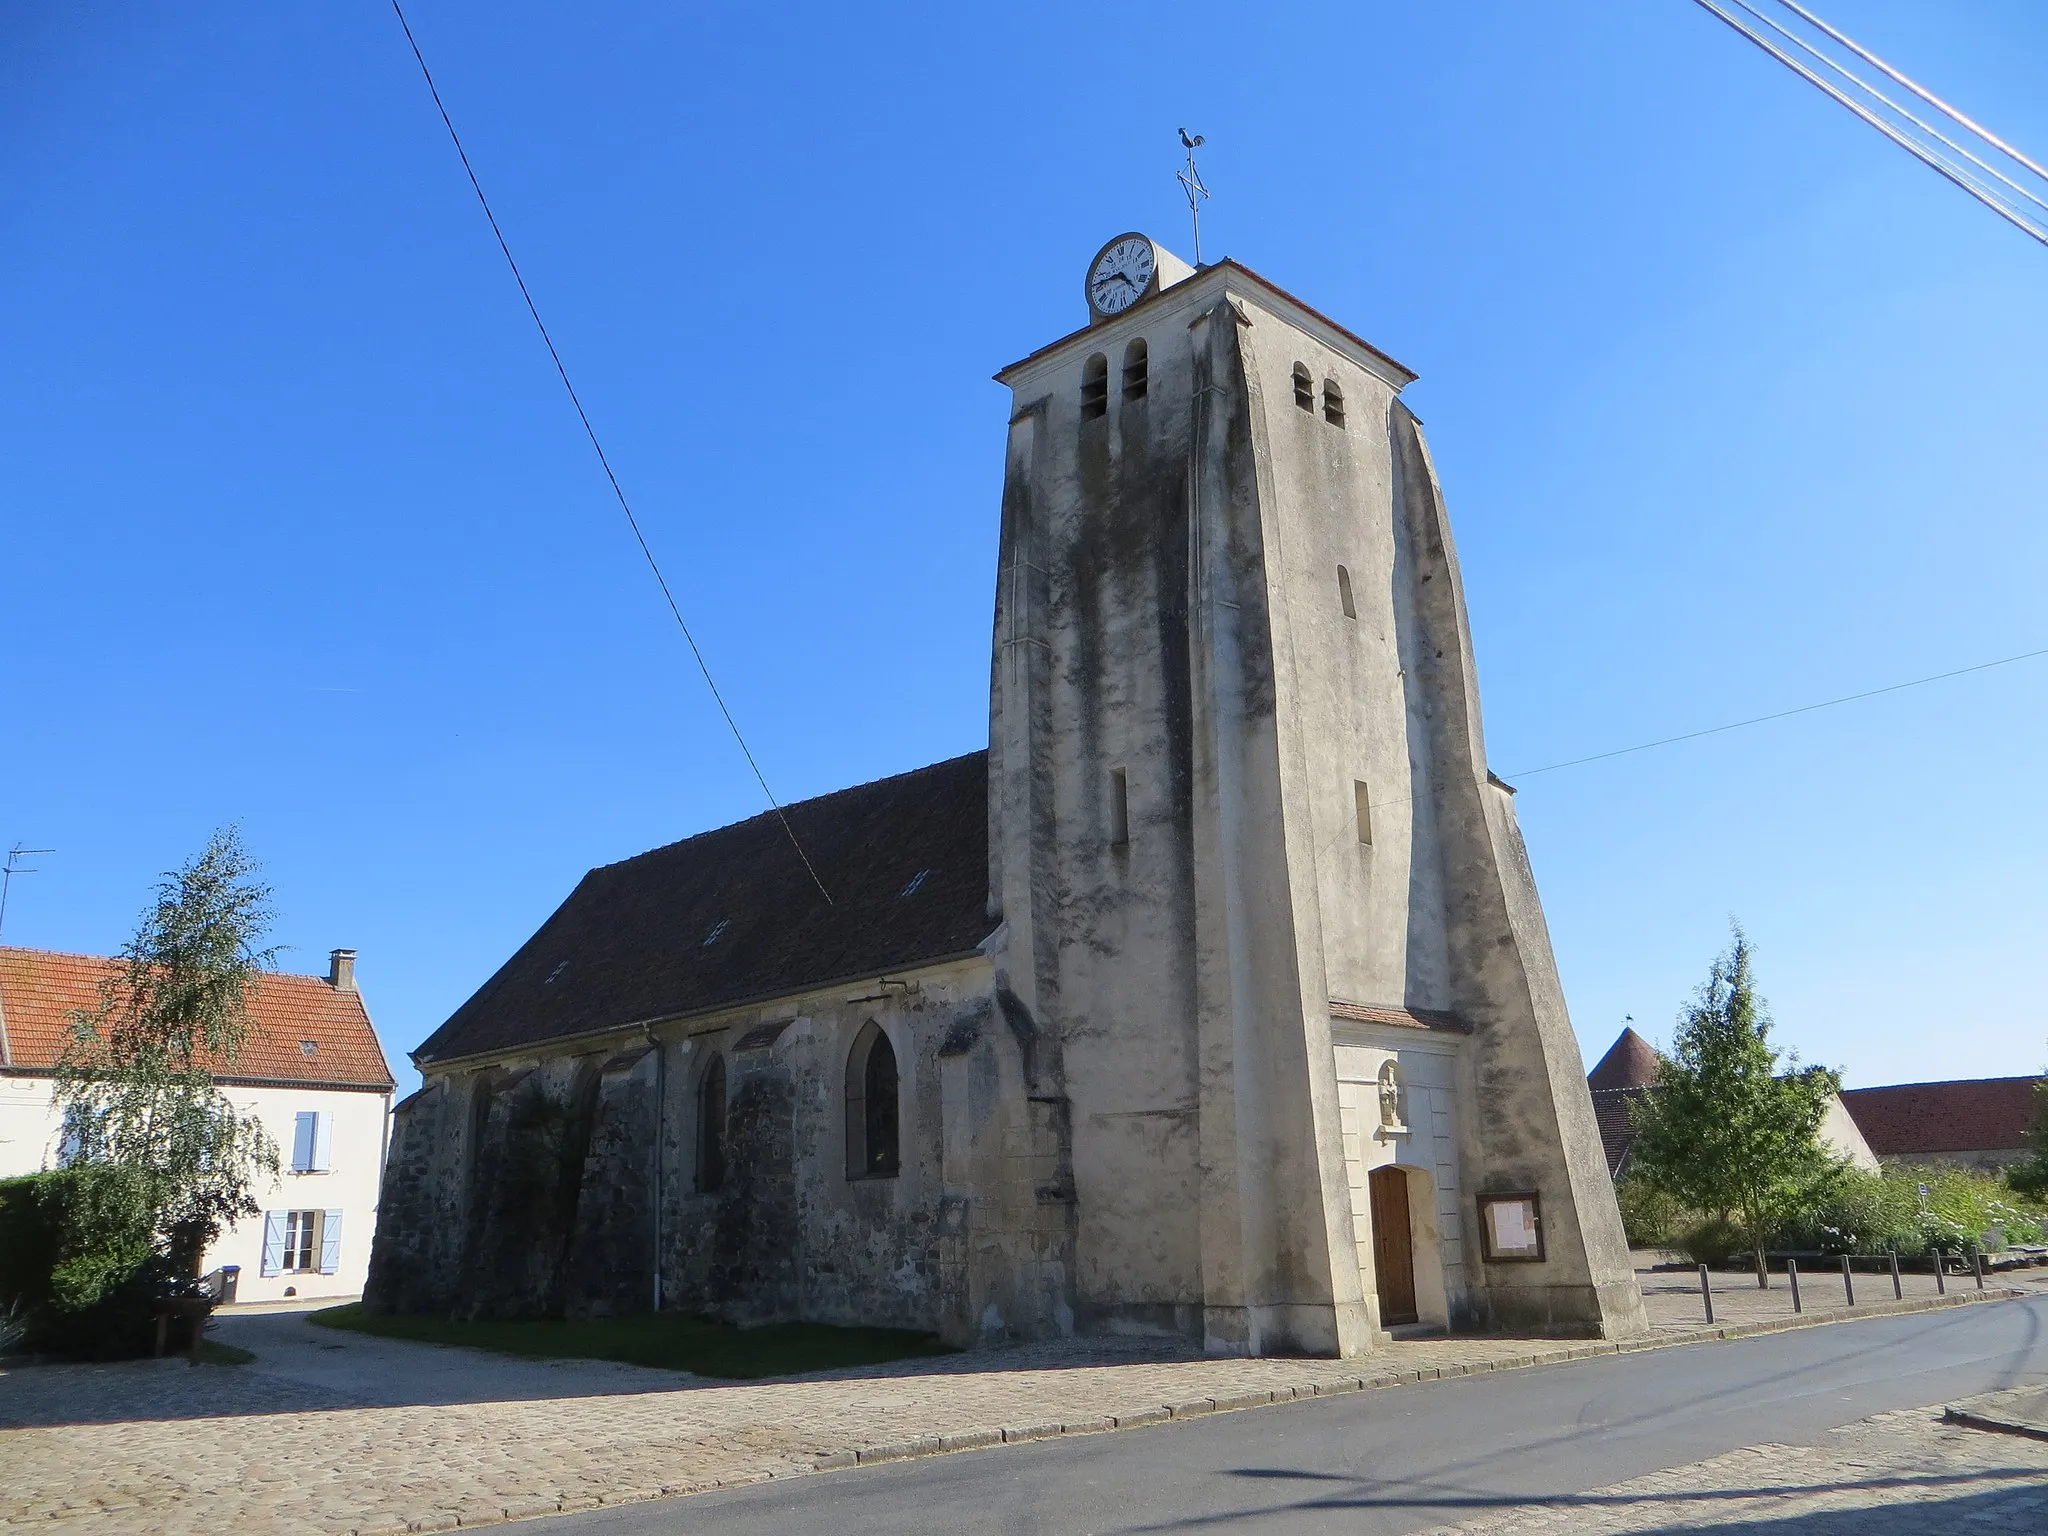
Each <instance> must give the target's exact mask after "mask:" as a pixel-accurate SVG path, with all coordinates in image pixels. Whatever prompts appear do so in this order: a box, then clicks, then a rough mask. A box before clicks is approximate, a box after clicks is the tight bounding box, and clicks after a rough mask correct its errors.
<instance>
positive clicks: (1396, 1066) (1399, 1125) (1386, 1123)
mask: <svg viewBox="0 0 2048 1536" xmlns="http://www.w3.org/2000/svg"><path fill="white" fill-rule="evenodd" d="M1379 1094H1380V1123H1379V1129H1378V1130H1376V1131H1375V1132H1374V1133H1373V1134H1374V1135H1375V1136H1377V1137H1378V1138H1379V1139H1380V1140H1382V1141H1386V1140H1389V1139H1391V1138H1392V1137H1395V1136H1406V1135H1407V1134H1408V1114H1407V1110H1408V1087H1407V1084H1405V1083H1404V1082H1403V1081H1402V1080H1401V1066H1400V1063H1398V1062H1395V1061H1387V1062H1384V1063H1382V1064H1381V1066H1380V1073H1379Z"/></svg>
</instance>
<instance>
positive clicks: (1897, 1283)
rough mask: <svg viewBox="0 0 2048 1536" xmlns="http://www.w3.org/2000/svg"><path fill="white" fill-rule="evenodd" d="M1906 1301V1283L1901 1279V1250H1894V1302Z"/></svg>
mask: <svg viewBox="0 0 2048 1536" xmlns="http://www.w3.org/2000/svg"><path fill="white" fill-rule="evenodd" d="M1905 1299H1906V1283H1905V1282H1904V1281H1903V1280H1901V1279H1900V1278H1899V1250H1898V1249H1896V1248H1894V1249H1893V1250H1892V1300H1893V1301H1904V1300H1905Z"/></svg>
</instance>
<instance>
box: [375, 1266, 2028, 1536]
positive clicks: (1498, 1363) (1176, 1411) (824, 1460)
mask: <svg viewBox="0 0 2048 1536" xmlns="http://www.w3.org/2000/svg"><path fill="white" fill-rule="evenodd" d="M2036 1294H2038V1293H2037V1292H2032V1291H2021V1290H2014V1289H2012V1288H2010V1287H2006V1286H1998V1287H1993V1288H1987V1289H1986V1290H1984V1291H1981V1292H1979V1291H1966V1292H1961V1293H1958V1294H1956V1295H1953V1296H1929V1297H1924V1298H1916V1299H1914V1300H1911V1301H1881V1302H1871V1303H1869V1304H1867V1305H1864V1306H1859V1307H1857V1308H1855V1309H1854V1310H1853V1311H1852V1310H1850V1309H1848V1308H1837V1309H1835V1310H1833V1311H1828V1312H1808V1313H1804V1314H1802V1315H1798V1316H1794V1317H1784V1318H1766V1319H1764V1320H1763V1321H1761V1322H1751V1323H1729V1324H1725V1325H1721V1326H1717V1327H1713V1328H1699V1329H1692V1330H1688V1331H1686V1332H1683V1333H1667V1334H1661V1335H1652V1336H1650V1337H1648V1338H1642V1339H1617V1340H1612V1341H1607V1340H1602V1341H1599V1342H1596V1343H1586V1344H1572V1345H1561V1346H1558V1347H1556V1348H1544V1349H1539V1350H1534V1351H1531V1352H1530V1353H1528V1354H1514V1355H1502V1356H1499V1357H1497V1358H1494V1359H1490V1360H1476V1361H1472V1362H1470V1363H1467V1364H1462V1365H1445V1366H1429V1367H1426V1368H1423V1369H1419V1370H1412V1371H1382V1372H1378V1373H1375V1374H1372V1375H1359V1376H1343V1377H1339V1378H1337V1379H1336V1380H1334V1381H1309V1382H1303V1383H1301V1384H1299V1385H1296V1386H1288V1387H1275V1388H1271V1389H1266V1390H1260V1391H1256V1392H1239V1393H1231V1394H1229V1395H1227V1396H1220V1397H1199V1398H1193V1399H1191V1400H1189V1401H1188V1402H1184V1403H1167V1404H1163V1405H1161V1406H1160V1407H1157V1408H1141V1409H1137V1410H1135V1411H1132V1412H1129V1413H1119V1414H1105V1415H1102V1416H1101V1417H1097V1418H1087V1419H1075V1420H1072V1421H1064V1420H1063V1421H1058V1422H1048V1423H1043V1424H1020V1425H1015V1426H1005V1427H1003V1428H1000V1429H994V1428H985V1429H969V1430H961V1431H958V1432H956V1433H951V1434H939V1435H918V1436H915V1437H913V1438H911V1439H908V1440H892V1441H884V1442H880V1443H877V1444H874V1445H863V1446H856V1447H854V1448H853V1449H852V1450H846V1451H832V1452H828V1453H826V1454H824V1455H820V1456H814V1457H812V1458H811V1459H810V1460H808V1461H798V1462H793V1463H792V1464H791V1465H790V1467H789V1470H788V1471H786V1472H754V1473H743V1474H740V1475H738V1476H735V1477H729V1478H707V1479H705V1480H704V1481H702V1482H693V1483H688V1484H681V1485H674V1486H669V1487H663V1488H638V1489H630V1490H619V1491H616V1492H610V1493H605V1494H601V1495H590V1494H583V1495H578V1496H575V1497H570V1498H563V1499H559V1500H547V1499H531V1500H523V1501H521V1502H519V1503H516V1504H506V1505H503V1506H496V1507H494V1508H477V1507H470V1508H466V1509H463V1510H460V1511H456V1510H440V1511H436V1512H434V1513H433V1514H429V1515H423V1516H419V1517H416V1518H414V1519H411V1520H400V1519H392V1520H388V1521H380V1522H377V1523H375V1524H369V1525H362V1526H358V1527H356V1528H355V1529H354V1531H353V1532H352V1533H351V1536H401V1533H410V1532H426V1531H446V1530H454V1529H456V1528H457V1527H461V1528H463V1529H468V1528H470V1527H472V1526H477V1525H499V1524H503V1523H505V1522H506V1521H511V1520H531V1519H538V1518H544V1517H546V1516H548V1515H558V1514H571V1513H574V1512H576V1511H578V1510H585V1509H598V1508H602V1507H606V1506H609V1505H614V1504H636V1503H645V1502H647V1501H649V1500H652V1499H666V1498H676V1497H680V1496H682V1495H684V1494H691V1493H710V1492H712V1491H714V1490H716V1489H722V1488H742V1487H747V1486H750V1485H752V1484H756V1483H764V1482H769V1481H772V1480H777V1479H780V1478H784V1477H789V1476H801V1475H803V1474H806V1473H812V1472H837V1471H842V1470H846V1469H849V1468H853V1467H865V1466H874V1465H878V1464H880V1463H882V1462H887V1461H908V1460H912V1459H917V1458H922V1457H926V1456H944V1455H948V1454H950V1453H952V1452H954V1451H971V1450H985V1449H988V1448H991V1447H993V1446H997V1445H1018V1444H1022V1443H1024V1442H1026V1441H1031V1440H1051V1439H1055V1438H1059V1437H1063V1436H1066V1435H1095V1434H1107V1433H1109V1432H1111V1431H1114V1430H1120V1429H1141V1428H1144V1427H1145V1426H1147V1425H1152V1424H1166V1423H1173V1422H1178V1421H1180V1420H1183V1419H1193V1418H1201V1417H1205V1416H1206V1415H1209V1414H1212V1413H1234V1412H1238V1411H1241V1410H1243V1409H1248V1408H1265V1407H1270V1406H1272V1405H1273V1404H1276V1403H1291V1402H1296V1401H1299V1400H1303V1399H1307V1398H1312V1397H1336V1396H1342V1395H1344V1394H1347V1393H1352V1392H1373V1391H1378V1390H1380V1389H1381V1388H1385V1387H1399V1386H1412V1385H1415V1384H1416V1383H1419V1382H1424V1381H1449V1380H1453V1379H1455V1378H1457V1377H1460V1376H1483V1375H1486V1374H1488V1373H1490V1372H1493V1371H1513V1370H1525V1369H1529V1368H1531V1367H1534V1366H1539V1365H1561V1364H1564V1363H1566V1362H1568V1361H1573V1360H1595V1359H1599V1358H1600V1357H1602V1356H1604V1355H1630V1354H1637V1353H1640V1352H1641V1351H1644V1350H1651V1349H1676V1348H1679V1347H1681V1346H1684V1345H1687V1344H1704V1343H1709V1342H1714V1341H1720V1340H1728V1339H1743V1338H1752V1337H1755V1336H1756V1335H1758V1334H1765V1333H1788V1332H1790V1331H1791V1330H1793V1329H1795V1328H1819V1327H1823V1326H1825V1325H1827V1324H1830V1323H1845V1322H1857V1321H1860V1320H1862V1319H1864V1318H1873V1317H1898V1316H1902V1315H1904V1314H1907V1313H1914V1312H1933V1311H1937V1310H1939V1309H1941V1308H1943V1307H1967V1306H1974V1305H1977V1304H1980V1303H1983V1302H1992V1301H2014V1300H2019V1299H2021V1298H2023V1297H2027V1296H2031V1295H2036ZM1949 1417H1950V1419H1951V1421H1952V1422H1955V1423H1959V1424H1970V1425H1971V1426H1972V1427H1976V1428H1986V1429H2004V1430H2008V1432H2012V1433H2020V1434H2030V1435H2034V1436H2036V1437H2038V1438H2042V1439H2048V1434H2044V1433H2043V1432H2042V1431H2041V1430H2039V1429H2012V1428H2011V1427H2010V1426H2008V1425H2005V1424H2001V1423H1996V1422H1992V1421H1988V1420H1987V1421H1984V1422H1982V1423H1978V1422H1976V1421H1975V1420H1976V1416H1974V1415H1970V1414H1968V1413H1967V1412H1965V1411H1963V1410H1958V1409H1954V1408H1951V1409H1950V1410H1949Z"/></svg>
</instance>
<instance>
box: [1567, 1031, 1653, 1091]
mask: <svg viewBox="0 0 2048 1536" xmlns="http://www.w3.org/2000/svg"><path fill="white" fill-rule="evenodd" d="M1662 1064H1663V1058H1662V1057H1661V1056H1659V1055H1658V1054H1657V1048H1656V1047H1655V1046H1654V1045H1652V1044H1650V1042H1649V1041H1647V1040H1645V1039H1644V1038H1643V1037H1642V1036H1641V1035H1639V1034H1637V1033H1636V1032H1635V1031H1634V1030H1633V1029H1624V1030H1623V1031H1622V1032H1621V1036H1620V1038H1619V1039H1617V1040H1616V1041H1615V1042H1614V1044H1612V1045H1610V1046H1609V1047H1608V1048H1607V1054H1606V1055H1605V1056H1602V1057H1601V1058H1600V1064H1599V1065H1598V1066H1596V1067H1595V1068H1593V1070H1592V1071H1591V1072H1589V1073H1587V1074H1586V1086H1587V1087H1588V1088H1591V1089H1592V1090H1593V1091H1594V1092H1596V1093H1598V1092H1600V1091H1601V1090H1603V1089H1610V1088H1647V1087H1649V1086H1650V1084H1652V1083H1654V1082H1656V1081H1657V1069H1658V1068H1659V1067H1660V1066H1661V1065H1662Z"/></svg>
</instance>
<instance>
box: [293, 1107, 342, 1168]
mask: <svg viewBox="0 0 2048 1536" xmlns="http://www.w3.org/2000/svg"><path fill="white" fill-rule="evenodd" d="M333 1169H334V1111H332V1110H329V1109H302V1110H300V1111H299V1112H298V1114H297V1116H295V1117H294V1119H293V1121H292V1172H293V1173H331V1172H332V1171H333Z"/></svg>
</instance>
